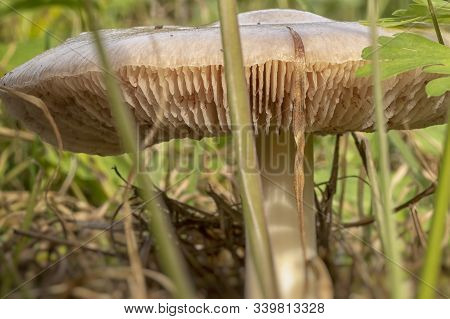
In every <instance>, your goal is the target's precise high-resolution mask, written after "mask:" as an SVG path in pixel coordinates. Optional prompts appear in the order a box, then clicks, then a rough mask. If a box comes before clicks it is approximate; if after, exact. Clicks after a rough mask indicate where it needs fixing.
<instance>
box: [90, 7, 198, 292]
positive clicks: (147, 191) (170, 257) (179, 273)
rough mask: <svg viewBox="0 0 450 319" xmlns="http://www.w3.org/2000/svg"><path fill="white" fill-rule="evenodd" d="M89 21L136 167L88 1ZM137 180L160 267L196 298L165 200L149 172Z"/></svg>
mask: <svg viewBox="0 0 450 319" xmlns="http://www.w3.org/2000/svg"><path fill="white" fill-rule="evenodd" d="M85 4H86V13H87V17H88V22H89V26H90V28H91V30H92V31H93V36H94V38H95V43H96V46H97V52H98V55H99V58H100V61H101V65H102V67H103V75H104V81H105V85H106V89H107V92H108V101H109V104H110V107H111V113H112V115H113V119H114V121H115V125H116V128H117V130H118V132H119V136H120V137H121V140H122V144H123V147H124V149H125V150H126V151H127V152H129V153H130V154H131V155H132V157H133V162H134V164H135V165H134V167H136V168H137V167H138V163H143V161H142V158H141V152H140V150H139V145H138V142H137V136H136V135H137V130H136V123H135V122H134V120H133V118H132V116H131V114H130V112H129V110H128V108H127V107H126V106H125V105H124V104H123V102H122V101H123V100H122V96H121V94H120V88H119V86H118V84H117V82H116V79H115V76H114V74H113V72H112V70H111V68H110V65H109V60H108V57H107V54H106V52H105V50H104V48H103V46H102V41H101V37H100V33H99V32H98V31H97V27H96V23H95V19H94V17H93V14H92V9H91V6H90V0H85ZM137 182H138V185H139V186H140V191H141V196H142V197H143V199H144V200H145V202H146V208H147V211H148V212H149V219H150V221H151V222H150V223H149V231H150V232H151V233H152V235H153V236H154V238H155V242H156V248H157V254H158V260H159V262H160V263H161V268H162V269H163V271H164V272H165V273H166V275H167V276H168V277H169V278H170V279H171V280H172V281H173V283H174V285H175V297H177V298H195V292H194V289H193V285H192V283H191V280H190V276H189V274H188V272H187V267H186V264H185V261H184V259H183V257H182V254H181V251H180V249H179V247H178V241H177V238H176V236H175V233H174V230H173V228H172V226H171V224H170V221H169V220H168V218H167V216H166V214H165V213H164V212H163V211H162V203H161V202H160V201H159V196H158V195H157V194H156V193H155V191H154V186H153V183H152V181H151V180H150V177H149V176H148V174H138V175H137Z"/></svg>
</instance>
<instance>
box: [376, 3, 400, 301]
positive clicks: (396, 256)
mask: <svg viewBox="0 0 450 319" xmlns="http://www.w3.org/2000/svg"><path fill="white" fill-rule="evenodd" d="M377 10H378V8H377V1H376V0H370V1H369V20H370V31H371V38H372V45H373V47H374V48H377V43H378V34H377V33H378V30H377V25H376V22H377V18H378V11H377ZM372 65H373V95H374V103H375V114H376V133H375V134H376V137H377V140H378V147H379V156H380V168H379V174H378V175H379V179H380V184H379V187H380V191H379V193H380V197H379V198H377V197H376V198H374V201H380V205H376V208H377V209H376V210H375V213H376V214H377V222H378V224H379V225H378V226H379V228H380V235H381V241H382V243H383V249H384V253H385V255H386V261H387V271H388V276H389V283H390V285H391V287H390V293H391V296H392V297H393V298H403V297H405V289H403V278H402V277H403V270H402V269H401V266H400V265H401V257H400V256H401V255H400V249H399V247H398V245H397V242H396V241H397V239H398V238H397V232H396V228H395V220H394V217H393V214H392V207H393V204H392V198H391V193H392V192H391V178H390V168H389V163H390V161H389V150H388V139H387V133H386V119H385V115H384V105H383V93H382V87H381V85H382V84H381V72H380V62H379V52H378V50H377V49H375V50H374V52H373V56H372Z"/></svg>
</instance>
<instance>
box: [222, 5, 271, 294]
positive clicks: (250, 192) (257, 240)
mask: <svg viewBox="0 0 450 319" xmlns="http://www.w3.org/2000/svg"><path fill="white" fill-rule="evenodd" d="M236 14H237V9H236V1H235V0H219V15H220V23H221V32H222V44H223V50H224V59H225V77H226V82H227V97H228V104H229V107H230V110H231V119H232V127H233V128H234V129H233V132H232V133H233V139H234V144H235V146H236V148H235V151H236V155H237V161H238V171H239V182H240V192H241V196H242V203H243V213H244V222H245V227H246V234H247V236H248V243H249V245H250V246H251V247H250V249H248V250H247V251H250V252H251V254H252V255H251V259H250V261H251V262H253V265H254V267H255V270H256V274H257V279H258V281H259V287H261V289H262V295H263V296H264V297H265V298H276V297H277V296H278V292H277V284H276V280H275V271H274V266H273V260H272V254H271V248H270V242H269V234H268V227H267V224H266V217H265V214H264V208H263V200H264V196H263V189H262V182H261V176H260V174H257V173H255V172H249V171H248V169H249V168H252V167H258V158H257V155H256V147H255V137H254V134H253V130H250V131H249V130H247V129H246V128H249V127H251V126H252V122H251V117H250V102H249V97H248V93H247V85H246V81H245V75H244V66H243V58H242V49H241V42H240V34H239V27H238V21H237V16H236ZM247 260H248V259H247Z"/></svg>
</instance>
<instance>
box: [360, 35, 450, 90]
mask: <svg viewBox="0 0 450 319" xmlns="http://www.w3.org/2000/svg"><path fill="white" fill-rule="evenodd" d="M378 43H379V46H378V47H377V50H378V52H379V58H380V62H381V75H382V79H383V80H385V79H388V78H390V77H392V76H395V75H398V74H401V73H404V72H407V71H412V70H415V69H418V68H423V71H424V72H426V73H435V74H442V75H450V48H448V47H446V46H444V45H441V44H439V43H437V42H434V41H432V40H429V39H427V38H425V37H422V36H420V35H417V34H413V33H400V34H396V35H394V37H380V38H379V40H378ZM373 52H374V49H373V47H368V48H366V49H364V50H363V53H362V57H363V58H364V59H366V60H369V59H371V58H372V54H373ZM371 73H372V65H371V64H366V65H364V66H363V67H361V68H360V69H359V70H358V71H357V72H356V75H357V76H368V75H370V74H371ZM448 90H450V82H449V80H448V79H447V78H440V79H436V80H433V81H431V82H430V83H428V85H427V87H426V92H427V94H428V95H429V96H439V95H442V94H444V93H445V92H447V91H448Z"/></svg>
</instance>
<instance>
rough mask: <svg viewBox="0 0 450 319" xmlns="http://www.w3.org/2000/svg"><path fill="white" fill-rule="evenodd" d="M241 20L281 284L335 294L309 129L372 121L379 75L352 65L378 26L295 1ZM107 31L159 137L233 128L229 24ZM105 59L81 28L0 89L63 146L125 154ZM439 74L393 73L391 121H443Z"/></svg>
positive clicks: (11, 107)
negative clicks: (431, 92)
mask: <svg viewBox="0 0 450 319" xmlns="http://www.w3.org/2000/svg"><path fill="white" fill-rule="evenodd" d="M239 22H240V25H241V27H240V31H241V41H242V49H243V57H244V65H245V75H246V80H247V85H248V92H249V98H250V102H251V103H250V104H251V110H250V112H251V114H252V119H253V129H254V130H255V132H256V133H257V139H258V143H259V145H260V147H259V158H260V170H261V172H262V174H263V177H264V178H263V187H264V193H265V203H264V206H265V210H266V215H267V219H268V221H269V234H270V237H271V245H272V250H273V252H274V259H275V261H274V264H275V268H276V273H277V275H278V276H279V277H278V278H277V281H278V284H279V290H280V295H281V297H289V298H297V297H322V296H330V291H331V289H330V286H329V280H328V277H327V274H326V271H325V268H324V266H323V264H322V263H321V261H320V259H319V258H318V257H317V248H316V233H315V231H316V230H315V229H316V223H315V209H314V180H313V151H312V143H306V142H305V138H304V136H305V134H321V135H323V134H337V133H345V132H350V131H365V132H371V131H373V130H374V118H375V117H374V106H373V103H372V94H371V93H372V82H371V79H369V78H356V77H355V75H354V73H355V71H356V69H358V68H359V67H360V66H361V65H362V64H363V63H365V62H364V61H362V60H361V52H362V50H363V48H365V47H367V46H369V45H370V40H369V30H368V28H367V27H365V26H362V25H360V24H358V23H352V22H336V21H332V20H329V19H326V18H323V17H320V16H317V15H314V14H311V13H307V12H302V11H295V10H263V11H256V12H249V13H244V14H241V15H240V16H239ZM379 32H380V34H381V35H392V34H393V33H394V32H393V31H390V30H382V29H380V31H379ZM101 35H102V37H103V42H104V45H105V49H106V50H107V52H109V55H110V60H111V63H112V66H113V70H115V72H116V75H117V78H118V80H119V83H120V86H121V89H122V95H123V98H124V101H125V103H126V105H127V106H128V107H129V109H130V110H131V111H132V112H133V114H134V116H135V118H136V122H137V124H138V126H139V128H141V129H142V130H145V129H148V128H152V127H156V128H157V132H156V137H155V138H156V141H157V142H161V141H167V140H169V139H172V138H184V137H190V138H196V139H200V138H202V137H206V136H218V135H221V134H228V133H229V132H230V130H231V129H232V128H231V124H230V115H229V109H228V105H227V97H226V84H225V78H224V67H223V52H222V47H221V37H220V30H219V24H213V25H210V26H205V27H200V28H187V27H163V28H161V27H157V28H155V27H140V28H132V29H127V30H104V31H102V32H101ZM96 61H97V56H96V51H95V48H94V45H93V39H92V37H91V35H90V34H89V33H83V34H81V35H80V36H78V37H76V38H73V39H70V40H68V41H66V42H65V43H63V44H62V45H60V46H58V47H57V48H54V49H52V50H49V51H47V52H45V53H43V54H41V55H39V56H37V57H35V58H34V59H32V60H31V61H29V62H27V63H25V64H23V65H22V66H20V67H18V68H16V69H15V70H13V71H12V72H10V73H8V74H6V75H5V76H4V77H3V78H2V79H1V80H0V96H1V98H2V99H3V100H4V104H5V106H6V109H7V110H8V111H9V112H10V113H11V114H12V115H13V116H15V117H16V118H18V119H20V120H21V121H22V122H23V123H24V124H25V125H26V126H27V127H29V128H30V129H31V130H33V131H35V132H37V133H38V134H39V135H40V136H41V137H42V138H43V139H44V140H45V141H47V142H49V143H52V144H56V143H57V139H56V137H55V134H54V133H53V128H52V126H51V125H50V124H49V122H48V121H47V118H46V117H45V115H44V114H43V112H42V111H41V110H40V109H38V108H36V106H35V105H33V104H32V103H30V102H29V101H27V100H24V99H22V98H20V96H18V95H17V94H13V93H12V91H15V92H21V93H25V94H27V95H31V96H34V97H37V98H39V99H41V100H42V101H43V102H44V103H45V104H46V105H47V107H48V109H49V111H50V113H51V114H52V115H53V118H54V120H55V122H56V125H57V126H58V129H59V132H60V135H61V138H62V141H63V145H64V148H65V149H67V150H70V151H74V152H85V153H90V154H99V155H110V154H119V153H121V152H122V148H121V146H120V143H119V139H118V136H117V133H116V130H115V128H114V126H113V124H112V123H113V121H112V119H111V114H110V111H109V108H108V104H107V100H106V92H105V87H104V85H103V83H102V75H101V70H100V68H99V66H98V64H97V63H96ZM432 77H433V76H432V75H429V74H425V73H423V72H421V71H420V70H416V71H412V72H409V73H407V74H402V75H398V76H396V77H394V78H392V79H390V80H387V81H385V82H384V105H385V115H386V118H387V126H388V129H405V128H408V129H414V128H423V127H427V126H430V125H436V124H442V123H444V121H445V119H446V115H447V110H448V100H449V95H448V94H447V95H445V96H443V97H439V98H427V96H426V93H425V90H424V89H423V88H424V86H425V84H426V83H427V81H429V80H430V79H431V78H432ZM2 88H3V89H2ZM281 141H283V142H281ZM305 144H307V145H306V151H305ZM274 155H277V156H284V157H285V159H284V162H283V164H282V165H281V166H280V167H278V169H279V171H274V170H273V168H274V163H273V158H274ZM307 165H309V168H310V170H309V171H308V170H307V169H304V166H307ZM303 175H304V178H303ZM294 193H295V194H296V197H297V198H295V197H293V196H292V195H291V194H294ZM317 270H319V271H317ZM317 273H320V274H322V275H321V276H319V277H318V276H317ZM299 274H300V275H299ZM305 274H306V275H305ZM324 287H325V288H324ZM305 288H306V289H305ZM253 296H257V294H253Z"/></svg>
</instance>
